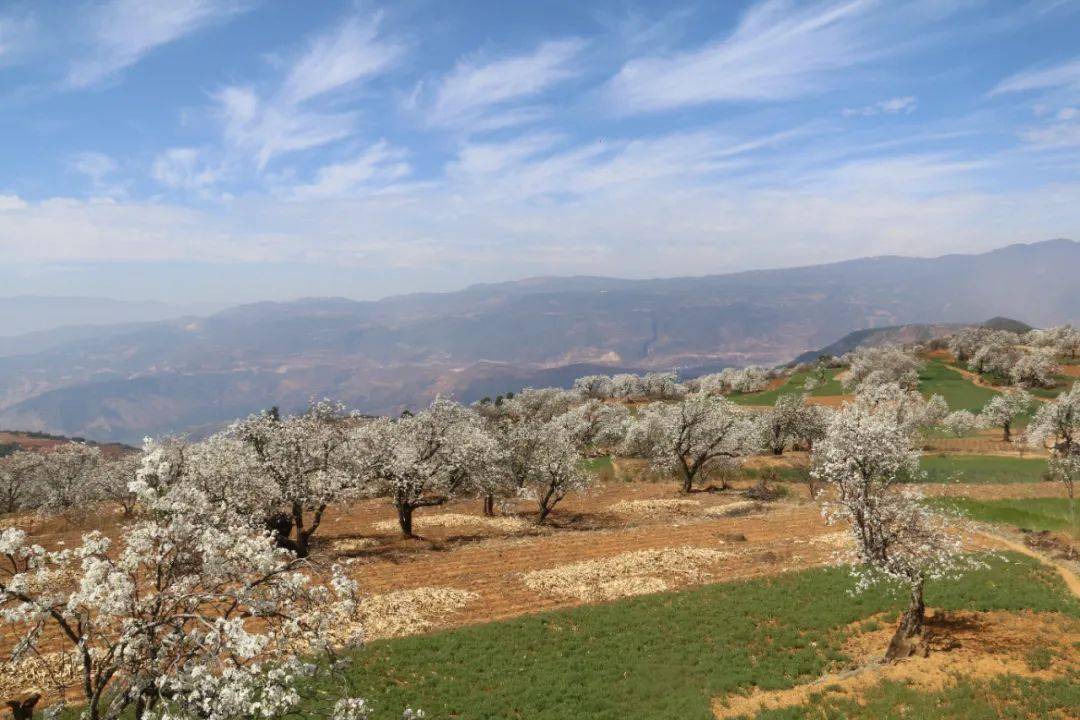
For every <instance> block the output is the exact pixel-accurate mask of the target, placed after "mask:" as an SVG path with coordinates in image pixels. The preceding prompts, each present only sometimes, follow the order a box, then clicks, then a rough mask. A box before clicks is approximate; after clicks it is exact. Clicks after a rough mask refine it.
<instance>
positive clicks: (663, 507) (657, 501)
mask: <svg viewBox="0 0 1080 720" xmlns="http://www.w3.org/2000/svg"><path fill="white" fill-rule="evenodd" d="M608 510H610V511H611V512H616V513H619V514H620V515H643V516H646V517H667V516H669V515H697V514H698V513H700V512H701V503H699V502H698V501H697V500H677V499H663V498H654V499H652V500H623V501H621V502H617V503H615V504H614V505H611V506H609V507H608Z"/></svg>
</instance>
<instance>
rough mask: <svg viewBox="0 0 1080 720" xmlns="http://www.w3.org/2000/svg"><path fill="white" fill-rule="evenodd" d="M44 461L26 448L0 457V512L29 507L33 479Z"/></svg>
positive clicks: (42, 457) (40, 456)
mask: <svg viewBox="0 0 1080 720" xmlns="http://www.w3.org/2000/svg"><path fill="white" fill-rule="evenodd" d="M44 463H45V458H44V456H43V455H41V454H40V453H35V452H28V451H26V450H16V451H15V452H13V453H11V454H10V455H7V456H4V457H0V513H3V514H10V513H14V512H18V511H19V510H22V509H24V508H27V507H29V505H30V503H31V502H32V497H33V490H34V482H35V479H36V478H37V477H38V473H39V472H40V470H41V467H42V465H44Z"/></svg>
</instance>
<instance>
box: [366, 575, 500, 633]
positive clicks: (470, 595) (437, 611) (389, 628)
mask: <svg viewBox="0 0 1080 720" xmlns="http://www.w3.org/2000/svg"><path fill="white" fill-rule="evenodd" d="M477 598H479V595H477V594H476V593H474V592H469V591H467V590H459V589H457V588H450V587H420V588H413V589H410V590H395V591H393V592H388V593H385V594H382V595H372V596H371V597H368V598H365V599H364V601H363V603H362V604H361V607H360V616H361V624H362V625H363V630H364V637H365V638H367V639H369V640H372V639H376V638H389V637H402V636H404V635H415V634H417V633H422V632H426V631H427V630H430V629H431V628H433V627H436V626H437V625H438V624H439V623H440V622H441V621H442V619H443V618H445V617H446V616H448V615H451V614H453V613H455V612H457V611H459V610H461V609H463V608H464V607H465V606H466V605H468V604H469V603H470V602H471V601H473V600H476V599H477Z"/></svg>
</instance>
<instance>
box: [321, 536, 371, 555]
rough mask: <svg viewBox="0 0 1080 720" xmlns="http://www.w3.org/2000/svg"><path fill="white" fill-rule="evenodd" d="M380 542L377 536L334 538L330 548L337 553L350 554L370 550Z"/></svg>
mask: <svg viewBox="0 0 1080 720" xmlns="http://www.w3.org/2000/svg"><path fill="white" fill-rule="evenodd" d="M378 544H379V541H378V540H376V539H375V538H340V539H337V540H334V542H333V544H332V545H331V546H330V550H331V551H332V552H333V553H334V554H336V555H348V554H349V553H357V552H363V551H364V550H370V549H371V548H373V547H375V546H376V545H378Z"/></svg>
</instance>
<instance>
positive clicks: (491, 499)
mask: <svg viewBox="0 0 1080 720" xmlns="http://www.w3.org/2000/svg"><path fill="white" fill-rule="evenodd" d="M484 514H485V515H487V516H488V517H491V516H492V515H494V514H495V496H494V495H485V496H484Z"/></svg>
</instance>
